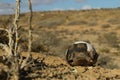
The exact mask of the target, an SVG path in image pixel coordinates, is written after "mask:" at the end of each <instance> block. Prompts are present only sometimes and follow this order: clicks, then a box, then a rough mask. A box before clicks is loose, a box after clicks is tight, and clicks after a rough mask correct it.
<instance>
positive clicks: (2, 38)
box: [0, 30, 8, 44]
mask: <svg viewBox="0 0 120 80" xmlns="http://www.w3.org/2000/svg"><path fill="white" fill-rule="evenodd" d="M7 36H8V34H7V32H6V31H3V30H0V43H3V44H7V43H8V37H7Z"/></svg>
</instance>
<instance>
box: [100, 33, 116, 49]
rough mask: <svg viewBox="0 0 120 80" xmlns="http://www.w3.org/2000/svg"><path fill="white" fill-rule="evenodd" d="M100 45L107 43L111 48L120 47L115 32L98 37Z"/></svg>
mask: <svg viewBox="0 0 120 80" xmlns="http://www.w3.org/2000/svg"><path fill="white" fill-rule="evenodd" d="M98 40H99V43H106V44H108V45H109V46H111V47H118V37H117V34H116V33H115V32H109V33H104V34H103V35H102V36H99V37H98Z"/></svg>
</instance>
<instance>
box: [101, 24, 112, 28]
mask: <svg viewBox="0 0 120 80" xmlns="http://www.w3.org/2000/svg"><path fill="white" fill-rule="evenodd" d="M110 27H111V25H110V24H103V25H102V28H110Z"/></svg>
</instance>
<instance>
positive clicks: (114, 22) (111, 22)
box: [108, 18, 120, 24]
mask: <svg viewBox="0 0 120 80" xmlns="http://www.w3.org/2000/svg"><path fill="white" fill-rule="evenodd" d="M108 22H109V23H110V24H119V23H120V21H119V19H118V18H116V19H109V20H108Z"/></svg>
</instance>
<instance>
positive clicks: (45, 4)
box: [0, 0, 120, 14]
mask: <svg viewBox="0 0 120 80" xmlns="http://www.w3.org/2000/svg"><path fill="white" fill-rule="evenodd" d="M32 5H33V10H34V11H48V10H83V9H93V8H95V9H96V8H97V9H99V8H116V7H120V0H32ZM21 6H22V7H21V10H22V12H27V11H28V6H27V0H21ZM14 8H15V0H0V14H11V13H14Z"/></svg>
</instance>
